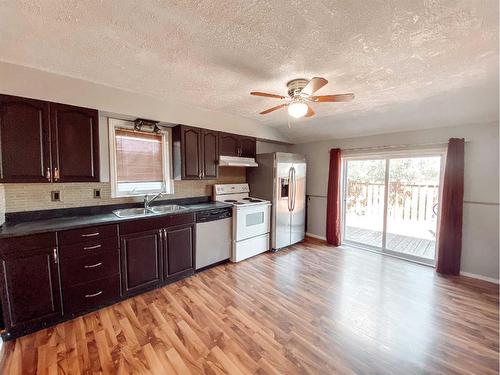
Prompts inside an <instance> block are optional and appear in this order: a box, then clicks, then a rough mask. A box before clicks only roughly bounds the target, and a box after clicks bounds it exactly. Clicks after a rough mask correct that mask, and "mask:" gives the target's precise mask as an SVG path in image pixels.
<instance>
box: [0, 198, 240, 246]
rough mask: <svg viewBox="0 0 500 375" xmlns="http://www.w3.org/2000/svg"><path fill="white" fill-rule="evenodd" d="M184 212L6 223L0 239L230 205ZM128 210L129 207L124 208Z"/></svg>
mask: <svg viewBox="0 0 500 375" xmlns="http://www.w3.org/2000/svg"><path fill="white" fill-rule="evenodd" d="M182 206H184V207H186V208H187V209H186V210H182V211H177V212H169V213H164V214H153V213H152V214H148V215H146V216H136V217H125V218H124V217H118V216H116V215H115V214H113V213H112V212H106V213H100V214H93V215H75V216H67V217H57V218H47V219H41V220H30V221H24V222H14V223H9V222H6V223H5V224H3V225H2V226H1V227H0V238H9V237H18V236H25V235H30V234H37V233H47V232H56V231H60V230H67V229H75V228H83V227H88V226H93V225H102V224H117V223H121V222H124V221H132V220H141V219H145V218H148V219H149V218H153V217H159V216H165V215H179V214H185V213H192V212H198V211H207V210H212V209H215V208H226V207H231V204H228V203H222V202H203V203H194V204H183V205H182ZM124 208H129V207H124Z"/></svg>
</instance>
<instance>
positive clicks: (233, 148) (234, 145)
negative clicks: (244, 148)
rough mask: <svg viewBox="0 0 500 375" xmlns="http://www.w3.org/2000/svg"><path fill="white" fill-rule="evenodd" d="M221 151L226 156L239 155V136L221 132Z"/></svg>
mask: <svg viewBox="0 0 500 375" xmlns="http://www.w3.org/2000/svg"><path fill="white" fill-rule="evenodd" d="M219 150H220V151H219V152H220V155H224V156H239V151H238V150H239V136H238V135H236V134H229V133H219Z"/></svg>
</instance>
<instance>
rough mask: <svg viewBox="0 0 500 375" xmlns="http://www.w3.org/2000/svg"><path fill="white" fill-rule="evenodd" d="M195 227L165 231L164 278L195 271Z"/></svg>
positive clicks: (188, 226) (182, 227)
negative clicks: (191, 270)
mask: <svg viewBox="0 0 500 375" xmlns="http://www.w3.org/2000/svg"><path fill="white" fill-rule="evenodd" d="M193 231H194V225H183V226H180V227H174V228H169V229H166V230H165V241H164V254H165V255H164V257H163V259H164V262H165V265H164V268H163V276H164V277H165V278H168V277H170V276H174V275H177V274H179V273H181V272H184V271H188V270H190V269H193V264H194V261H193V255H194V246H193V239H194V233H193Z"/></svg>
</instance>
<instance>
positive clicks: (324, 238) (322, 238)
mask: <svg viewBox="0 0 500 375" xmlns="http://www.w3.org/2000/svg"><path fill="white" fill-rule="evenodd" d="M306 236H308V237H312V238H317V239H318V240H323V241H326V237H323V236H318V235H317V234H312V233H309V232H306Z"/></svg>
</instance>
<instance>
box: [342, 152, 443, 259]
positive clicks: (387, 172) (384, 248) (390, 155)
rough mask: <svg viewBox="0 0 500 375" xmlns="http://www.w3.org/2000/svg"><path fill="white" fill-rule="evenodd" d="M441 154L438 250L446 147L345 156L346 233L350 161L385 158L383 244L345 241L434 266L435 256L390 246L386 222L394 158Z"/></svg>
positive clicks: (344, 214) (343, 184)
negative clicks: (432, 257) (430, 256)
mask: <svg viewBox="0 0 500 375" xmlns="http://www.w3.org/2000/svg"><path fill="white" fill-rule="evenodd" d="M433 156H434V157H440V158H441V159H440V170H439V193H438V194H439V199H438V207H437V215H436V245H435V246H436V252H437V243H438V235H439V234H438V229H439V221H440V217H441V196H442V190H443V180H444V166H445V162H446V148H445V147H438V148H431V149H411V150H398V151H386V152H380V153H370V152H368V153H359V154H356V155H347V156H343V157H342V199H341V202H342V207H341V208H342V210H341V215H342V233H343V234H344V235H345V233H346V203H347V175H348V162H349V161H351V160H385V176H384V177H385V178H384V208H383V210H384V214H383V223H382V243H381V247H377V246H372V245H368V244H364V243H362V242H357V241H352V240H348V239H345V238H344V236H342V243H343V244H344V243H345V244H346V245H351V246H355V247H359V248H362V249H366V250H370V251H375V252H377V253H381V254H384V255H389V256H392V257H396V258H401V259H405V260H409V261H412V262H416V263H421V264H424V265H428V266H432V267H434V266H435V263H436V256H434V259H426V258H423V257H418V256H414V255H411V254H404V253H401V252H397V251H394V250H390V249H388V248H387V221H388V216H387V215H388V211H389V208H388V201H389V177H390V161H391V159H404V158H419V157H433Z"/></svg>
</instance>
